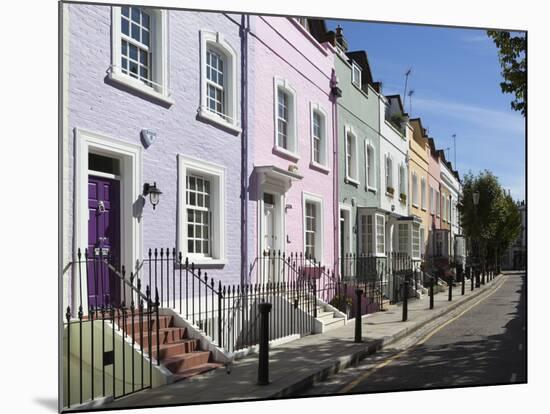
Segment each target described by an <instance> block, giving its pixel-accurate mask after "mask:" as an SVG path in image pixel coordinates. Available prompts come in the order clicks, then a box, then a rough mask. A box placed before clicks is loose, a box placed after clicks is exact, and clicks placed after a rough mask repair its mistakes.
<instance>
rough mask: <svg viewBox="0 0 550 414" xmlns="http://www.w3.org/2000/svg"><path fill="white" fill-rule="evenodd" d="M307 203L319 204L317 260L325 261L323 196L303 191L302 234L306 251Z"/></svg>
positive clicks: (317, 212)
mask: <svg viewBox="0 0 550 414" xmlns="http://www.w3.org/2000/svg"><path fill="white" fill-rule="evenodd" d="M306 203H312V204H315V205H316V206H317V211H316V214H317V216H316V225H317V228H316V229H315V230H316V231H315V248H316V252H315V253H316V257H315V259H316V261H317V262H321V263H323V257H324V256H323V255H324V249H323V241H324V238H323V234H324V225H323V224H324V209H323V198H322V197H321V196H319V195H316V194H312V193H307V192H305V191H303V192H302V220H303V221H302V223H303V226H302V234H303V251H304V252H305V251H306Z"/></svg>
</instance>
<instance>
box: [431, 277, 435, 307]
mask: <svg viewBox="0 0 550 414" xmlns="http://www.w3.org/2000/svg"><path fill="white" fill-rule="evenodd" d="M433 308H434V278H433V277H430V309H433Z"/></svg>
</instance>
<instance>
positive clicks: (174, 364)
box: [162, 351, 211, 374]
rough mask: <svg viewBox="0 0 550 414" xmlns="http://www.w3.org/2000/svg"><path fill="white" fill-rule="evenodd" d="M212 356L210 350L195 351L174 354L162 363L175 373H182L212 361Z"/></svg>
mask: <svg viewBox="0 0 550 414" xmlns="http://www.w3.org/2000/svg"><path fill="white" fill-rule="evenodd" d="M210 358H211V354H210V352H209V351H195V352H190V353H182V354H177V355H173V356H171V357H169V358H166V359H165V360H163V361H162V363H163V365H164V366H165V367H166V368H167V369H168V370H169V371H170V372H172V373H173V374H181V373H182V372H183V371H184V370H187V369H190V368H195V367H198V366H199V365H203V364H206V363H207V362H210Z"/></svg>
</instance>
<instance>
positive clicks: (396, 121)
mask: <svg viewBox="0 0 550 414" xmlns="http://www.w3.org/2000/svg"><path fill="white" fill-rule="evenodd" d="M406 119H407V118H406V117H405V115H403V114H393V115H392V116H391V117H390V123H391V124H392V125H393V126H394V127H395V128H396V129H397V130H398V131H400V132H403V122H405V121H406Z"/></svg>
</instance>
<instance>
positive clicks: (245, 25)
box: [239, 15, 250, 286]
mask: <svg viewBox="0 0 550 414" xmlns="http://www.w3.org/2000/svg"><path fill="white" fill-rule="evenodd" d="M249 24H250V17H249V16H248V15H242V16H241V24H240V26H239V31H240V37H241V129H242V132H241V286H243V285H244V284H246V283H248V281H247V277H248V273H247V269H248V31H249Z"/></svg>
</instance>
